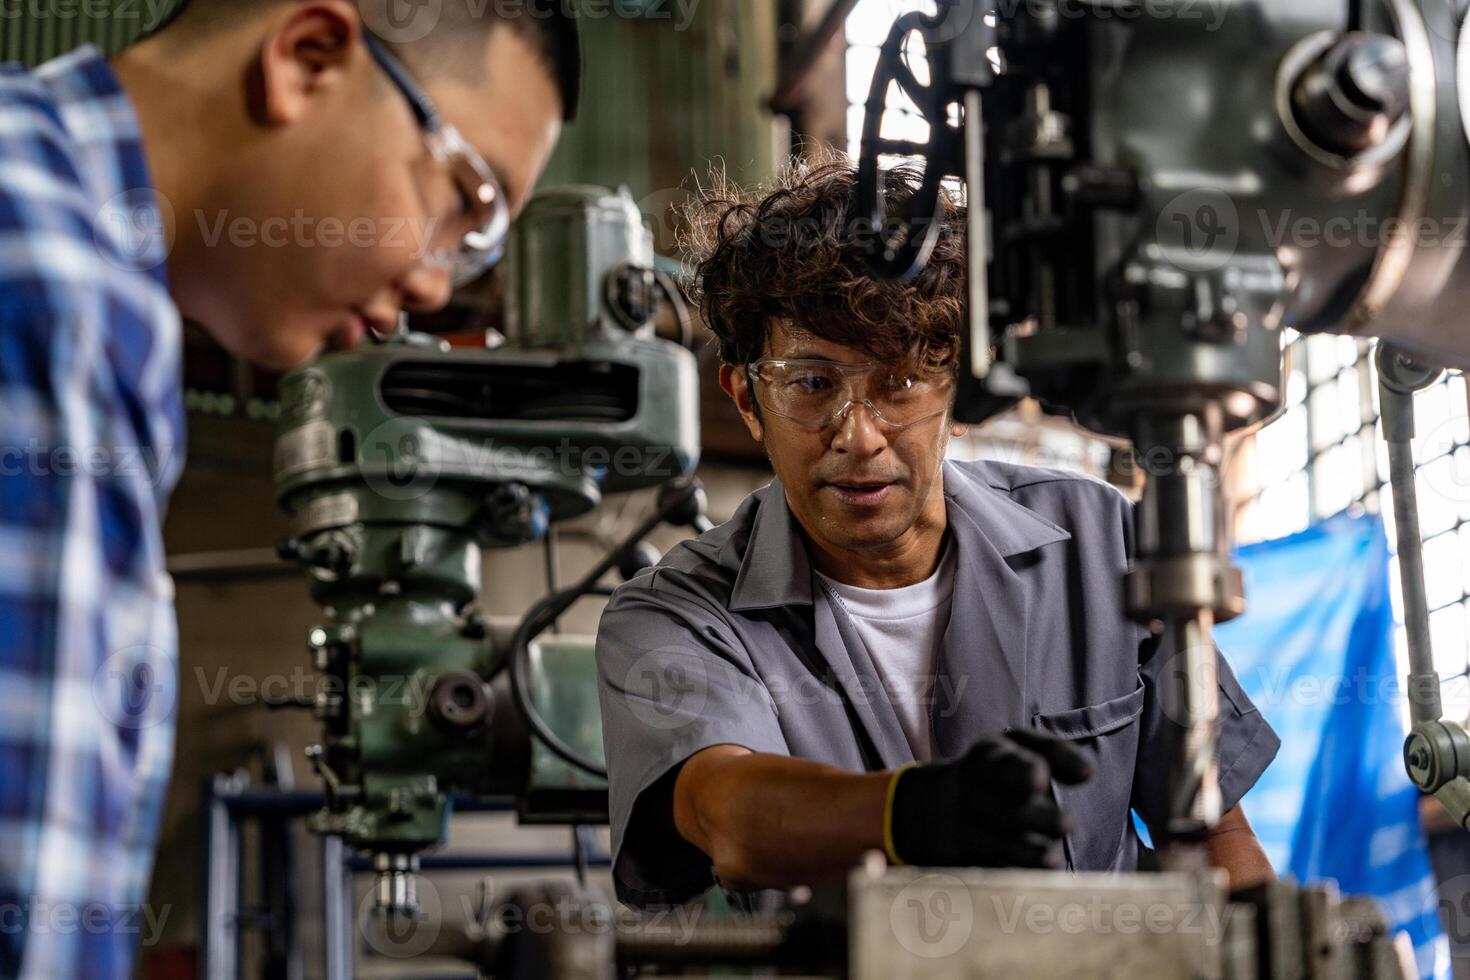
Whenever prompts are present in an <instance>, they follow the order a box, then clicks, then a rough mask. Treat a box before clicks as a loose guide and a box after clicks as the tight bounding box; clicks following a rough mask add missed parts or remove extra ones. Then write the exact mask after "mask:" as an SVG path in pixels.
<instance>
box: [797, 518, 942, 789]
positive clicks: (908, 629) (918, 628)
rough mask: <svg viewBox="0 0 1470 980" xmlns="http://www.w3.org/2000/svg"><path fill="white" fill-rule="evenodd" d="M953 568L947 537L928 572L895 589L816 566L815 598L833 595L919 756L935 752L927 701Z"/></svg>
mask: <svg viewBox="0 0 1470 980" xmlns="http://www.w3.org/2000/svg"><path fill="white" fill-rule="evenodd" d="M954 569H955V549H954V543H953V542H950V543H949V544H948V545H947V546H946V547H945V549H944V556H943V557H942V558H941V559H940V560H939V567H938V568H937V569H936V570H935V572H934V574H933V575H931V576H929V577H928V578H927V579H925V580H924V581H922V582H917V583H915V584H913V585H906V586H904V587H903V588H900V589H860V588H858V587H857V586H855V585H845V584H843V583H842V582H838V581H836V580H834V579H831V578H828V577H827V576H825V575H823V574H822V573H821V572H817V580H818V581H819V582H820V584H821V585H822V588H821V589H820V590H819V594H818V601H820V602H830V601H836V602H838V603H840V604H841V605H842V608H843V609H844V610H845V611H846V612H847V615H848V618H850V619H851V620H852V625H853V627H854V629H856V630H857V635H858V638H859V640H861V641H862V643H863V645H864V646H865V647H866V648H867V653H868V659H869V660H871V661H872V662H873V667H874V668H875V669H876V670H877V672H878V679H879V680H881V681H882V682H883V688H884V690H885V691H887V692H889V697H891V698H892V699H893V709H894V713H895V714H897V715H898V723H899V724H900V725H901V726H903V733H904V735H905V736H907V737H908V741H909V747H910V748H911V749H912V750H913V753H914V758H915V759H918V760H919V761H920V762H928V761H929V760H931V759H932V758H933V757H934V739H933V733H932V732H931V731H930V728H929V702H930V700H931V696H932V693H933V691H934V675H935V672H936V670H937V669H938V667H939V655H940V652H941V650H942V649H943V646H944V630H945V627H947V626H948V625H949V611H950V604H951V599H952V598H953V596H954Z"/></svg>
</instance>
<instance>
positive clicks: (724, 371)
mask: <svg viewBox="0 0 1470 980" xmlns="http://www.w3.org/2000/svg"><path fill="white" fill-rule="evenodd" d="M720 387H721V388H723V389H725V394H727V395H729V396H730V400H731V401H733V402H734V403H735V408H736V409H737V410H738V411H739V412H740V417H741V418H742V419H744V420H745V427H746V428H747V429H749V430H750V437H751V438H752V439H754V440H755V441H756V442H760V441H761V439H762V438H763V437H764V435H765V427H764V426H762V425H761V418H760V413H759V412H757V411H756V407H755V399H754V398H753V397H751V392H750V374H749V372H747V371H746V370H745V368H744V367H736V366H735V365H733V364H721V365H720Z"/></svg>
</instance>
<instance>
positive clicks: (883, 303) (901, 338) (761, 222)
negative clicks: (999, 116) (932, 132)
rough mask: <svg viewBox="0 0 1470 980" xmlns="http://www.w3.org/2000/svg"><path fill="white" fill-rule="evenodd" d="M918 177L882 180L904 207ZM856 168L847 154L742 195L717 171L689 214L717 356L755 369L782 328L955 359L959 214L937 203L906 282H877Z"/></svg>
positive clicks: (889, 354)
mask: <svg viewBox="0 0 1470 980" xmlns="http://www.w3.org/2000/svg"><path fill="white" fill-rule="evenodd" d="M921 178H922V174H921V172H920V171H919V170H918V169H917V168H915V167H912V166H897V167H894V168H893V169H891V170H889V171H887V172H886V175H885V194H886V196H887V198H888V200H890V201H902V200H904V199H905V198H906V197H907V196H909V195H912V194H914V193H915V192H916V191H917V190H918V188H919V185H920V182H921ZM856 192H857V170H856V168H854V167H853V166H852V164H851V163H850V162H848V161H847V159H846V158H845V157H842V158H832V157H830V156H829V157H828V158H826V159H819V160H818V161H816V162H815V163H804V164H797V165H794V166H793V167H792V168H791V169H790V170H789V171H787V172H786V173H784V174H783V175H782V176H781V177H779V178H778V179H777V181H776V182H775V184H774V185H772V186H767V187H764V188H758V189H756V190H754V191H742V190H741V189H739V188H737V187H735V186H734V185H733V184H731V183H730V181H729V180H728V179H727V178H726V177H725V176H724V175H723V174H722V173H719V172H716V173H715V174H714V175H713V176H712V182H711V186H710V188H709V189H706V190H703V191H701V193H700V194H699V195H698V196H697V198H696V200H695V201H694V203H692V204H691V205H690V206H689V207H687V208H686V209H685V210H684V217H685V221H686V223H687V228H688V230H687V231H686V233H685V235H684V241H683V244H684V251H685V253H686V256H687V258H688V260H689V261H691V262H692V263H693V264H694V266H695V272H696V277H695V284H694V287H693V294H694V299H695V300H696V301H697V302H698V303H699V306H700V310H701V312H702V313H703V316H704V320H705V322H706V324H707V325H708V326H709V328H710V329H711V330H712V331H713V332H714V334H715V336H716V338H717V340H718V344H719V354H720V358H721V359H722V360H723V361H724V362H725V363H727V364H733V365H745V364H749V363H751V362H752V361H755V360H758V359H759V358H760V357H761V356H762V354H763V352H764V350H765V347H766V342H767V339H768V337H769V333H770V329H771V327H773V326H774V325H776V324H778V323H780V324H782V325H785V326H787V327H788V328H794V329H797V330H800V331H804V332H806V333H809V334H812V335H813V336H816V337H820V338H822V339H823V340H827V341H831V342H834V343H838V344H842V345H844V346H847V347H852V348H855V349H857V350H861V351H864V352H865V353H867V354H869V355H871V356H872V357H874V358H875V359H878V360H881V361H884V362H887V363H893V364H901V363H913V362H914V361H915V360H922V361H924V362H928V363H931V364H935V363H942V364H947V363H950V362H952V361H954V360H956V357H955V355H956V354H957V353H958V351H959V347H960V336H961V330H962V325H963V322H964V318H965V290H966V287H965V275H966V271H967V265H966V261H965V209H964V207H963V206H961V205H959V204H957V203H956V202H955V201H954V200H953V198H951V197H950V195H949V194H948V193H945V194H942V195H941V199H940V206H939V214H938V221H939V223H940V232H939V241H938V244H937V246H936V247H935V249H934V254H933V258H932V259H931V260H930V262H929V264H928V266H927V267H926V268H925V269H924V271H923V272H922V273H920V274H919V276H918V277H917V278H916V279H914V280H913V281H911V282H896V281H890V280H885V279H879V278H876V277H875V276H874V275H873V274H872V273H871V272H870V271H869V269H868V266H867V265H866V263H865V261H864V259H863V256H862V254H861V251H860V245H861V238H862V236H863V235H871V234H873V229H872V227H871V225H870V224H869V223H867V222H864V221H861V220H858V219H857V218H856V217H855V208H854V201H855V198H856Z"/></svg>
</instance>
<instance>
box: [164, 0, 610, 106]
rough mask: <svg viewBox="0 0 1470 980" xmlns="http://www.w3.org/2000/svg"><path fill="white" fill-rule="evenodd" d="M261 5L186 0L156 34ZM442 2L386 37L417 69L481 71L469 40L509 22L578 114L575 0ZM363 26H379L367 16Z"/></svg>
mask: <svg viewBox="0 0 1470 980" xmlns="http://www.w3.org/2000/svg"><path fill="white" fill-rule="evenodd" d="M276 2H287V0H276ZM389 2H390V3H391V2H393V0H389ZM261 6H262V4H261V0H182V2H181V3H180V4H179V5H178V7H176V8H175V9H174V11H173V13H172V14H171V15H170V16H169V18H168V19H167V20H165V21H164V22H163V24H162V25H160V26H159V28H158V29H157V31H155V32H154V33H162V32H165V31H168V32H176V33H180V34H188V33H201V34H202V33H205V32H207V31H208V30H209V29H210V28H212V27H216V26H218V25H220V24H222V23H227V22H229V21H230V20H233V19H235V18H236V17H240V16H242V15H245V14H249V13H253V12H255V11H258V10H259V9H260V8H261ZM439 7H440V10H439V12H438V17H437V20H436V22H435V24H434V26H433V27H432V29H430V30H429V31H428V32H427V33H425V34H424V35H423V36H422V37H419V38H416V39H414V40H408V41H401V40H395V39H394V38H392V37H385V38H383V41H384V42H385V43H386V44H387V45H388V47H389V48H391V49H392V50H393V52H394V54H396V55H398V56H399V57H400V58H402V59H403V61H404V63H405V64H407V65H408V66H409V67H410V68H412V69H413V70H414V71H415V72H416V73H419V74H421V75H423V76H426V77H427V76H432V75H435V74H442V73H444V72H446V71H456V70H460V69H468V70H470V71H474V70H477V69H478V68H479V67H480V66H482V65H483V64H484V62H483V60H482V59H481V58H478V57H476V58H468V57H466V56H465V54H466V52H467V51H468V50H469V49H468V48H467V46H466V44H465V41H466V39H467V38H469V37H472V36H473V35H474V33H475V29H476V28H478V29H480V30H481V31H483V32H485V34H484V35H483V36H482V37H481V38H480V40H481V41H484V40H488V32H489V31H493V30H495V29H498V28H500V27H507V28H509V29H511V30H513V31H515V33H516V34H517V35H519V36H520V37H522V38H524V39H525V40H526V41H528V42H530V43H531V44H532V45H533V46H534V47H535V49H536V52H537V54H539V55H540V57H541V60H542V62H543V63H544V64H545V65H546V67H547V70H549V71H550V72H551V76H552V79H553V81H555V82H556V87H557V91H558V92H559V93H560V95H561V102H562V115H563V116H564V117H565V119H566V121H567V122H570V121H572V120H573V119H575V118H576V116H577V107H578V105H579V104H580V102H581V97H582V42H581V32H580V30H579V29H578V25H577V14H576V9H575V6H574V0H441V2H440V4H439ZM364 26H365V27H366V28H367V29H370V30H371V29H373V27H374V25H373V24H372V23H371V21H370V19H368V18H366V17H365V18H364ZM375 33H378V34H382V33H391V32H383V31H376V32H375Z"/></svg>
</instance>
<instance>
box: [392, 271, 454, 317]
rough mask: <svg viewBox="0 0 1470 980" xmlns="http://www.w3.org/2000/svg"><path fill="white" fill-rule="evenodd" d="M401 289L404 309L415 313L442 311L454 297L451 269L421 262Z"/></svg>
mask: <svg viewBox="0 0 1470 980" xmlns="http://www.w3.org/2000/svg"><path fill="white" fill-rule="evenodd" d="M399 288H400V290H402V292H403V308H404V309H406V310H409V311H410V312H413V313H434V312H436V311H438V310H442V309H444V307H445V306H447V305H448V304H449V297H450V296H452V295H454V283H453V282H452V281H451V280H450V275H449V269H448V268H447V267H445V266H442V265H438V264H435V263H431V262H420V263H419V264H418V265H416V266H414V267H413V268H412V269H411V270H409V272H408V274H407V275H405V276H404V277H403V279H402V281H401V282H400V283H399Z"/></svg>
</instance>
